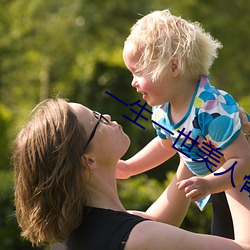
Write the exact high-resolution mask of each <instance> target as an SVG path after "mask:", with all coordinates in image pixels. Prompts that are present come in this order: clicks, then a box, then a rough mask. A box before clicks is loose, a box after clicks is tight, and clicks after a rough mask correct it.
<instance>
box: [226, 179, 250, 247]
mask: <svg viewBox="0 0 250 250" xmlns="http://www.w3.org/2000/svg"><path fill="white" fill-rule="evenodd" d="M243 185H244V183H242V185H240V186H238V187H236V188H232V189H229V190H227V191H226V195H227V199H228V204H229V207H230V210H231V214H232V218H233V224H234V234H235V240H239V241H242V242H244V243H247V244H250V233H249V225H250V197H249V193H248V192H247V191H246V190H242V192H240V190H241V188H242V186H243Z"/></svg>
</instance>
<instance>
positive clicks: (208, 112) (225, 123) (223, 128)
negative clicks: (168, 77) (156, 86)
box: [152, 75, 241, 176]
mask: <svg viewBox="0 0 250 250" xmlns="http://www.w3.org/2000/svg"><path fill="white" fill-rule="evenodd" d="M169 108H170V104H169V103H165V104H163V105H160V106H154V107H153V115H152V120H153V126H154V128H155V129H156V131H157V135H158V136H159V137H160V138H162V139H167V138H170V139H171V140H172V141H173V147H174V148H176V149H177V151H178V152H179V155H180V157H181V158H182V159H183V160H184V162H185V163H186V165H187V167H188V168H189V169H190V170H191V171H192V172H193V173H194V174H196V175H200V176H201V175H206V174H208V173H210V172H211V171H210V170H211V169H212V167H213V166H212V165H209V162H208V161H207V160H209V157H214V158H215V159H216V160H217V161H220V158H221V157H222V156H223V154H222V153H221V152H220V150H222V149H224V148H225V147H227V146H228V145H229V144H231V143H232V142H233V141H234V140H235V139H236V138H237V136H238V135H239V134H240V131H241V122H240V118H239V109H238V105H237V103H236V102H235V100H234V99H233V97H232V96H231V95H230V94H228V93H226V92H225V91H222V90H218V89H216V88H215V87H213V86H212V85H211V83H210V79H209V77H208V76H204V75H203V76H201V77H200V80H199V82H198V84H197V87H196V90H195V93H194V96H193V99H192V102H191V103H190V106H189V109H188V111H187V113H186V115H185V116H184V117H183V118H182V119H181V121H179V122H178V123H176V124H171V121H170V119H169ZM197 143H199V147H198V144H197ZM204 143H206V144H204ZM209 167H211V169H209ZM213 169H214V168H213ZM214 170H216V168H215V169H214Z"/></svg>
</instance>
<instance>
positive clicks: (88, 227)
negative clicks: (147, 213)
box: [66, 207, 146, 250]
mask: <svg viewBox="0 0 250 250" xmlns="http://www.w3.org/2000/svg"><path fill="white" fill-rule="evenodd" d="M145 220H146V219H144V218H142V217H139V216H136V215H132V214H129V213H126V212H119V211H114V210H110V209H102V208H93V207H91V208H90V207H85V210H84V215H83V219H82V223H81V224H80V226H79V227H78V228H76V229H75V230H74V231H73V232H72V233H71V234H70V236H69V238H68V240H67V242H66V249H67V250H83V249H84V250H123V249H124V246H125V244H126V241H127V239H128V237H129V234H130V232H131V230H132V229H133V227H134V226H135V225H137V224H138V223H140V222H142V221H145Z"/></svg>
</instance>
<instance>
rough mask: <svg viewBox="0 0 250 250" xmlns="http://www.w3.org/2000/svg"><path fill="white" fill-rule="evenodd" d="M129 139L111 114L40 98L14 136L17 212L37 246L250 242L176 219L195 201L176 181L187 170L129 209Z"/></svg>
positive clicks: (244, 245)
mask: <svg viewBox="0 0 250 250" xmlns="http://www.w3.org/2000/svg"><path fill="white" fill-rule="evenodd" d="M129 144H130V140H129V138H128V136H127V135H126V134H125V133H124V132H123V130H122V127H121V126H120V125H119V124H117V123H116V122H114V121H111V118H110V116H108V115H101V114H99V113H98V112H93V111H92V110H90V109H88V108H86V107H84V106H82V105H80V104H76V103H67V102H66V101H65V100H63V99H49V100H46V101H44V102H42V103H41V104H40V105H39V106H38V107H37V108H36V109H35V111H34V114H33V116H32V118H31V120H30V121H29V122H28V123H27V125H26V126H25V127H24V128H23V129H22V130H21V132H20V133H19V134H18V136H17V138H16V140H15V143H14V153H13V160H14V168H15V203H16V215H17V219H18V222H19V225H20V227H21V228H22V235H23V237H25V238H27V239H28V240H29V241H31V243H32V244H33V245H43V244H46V243H54V242H65V245H66V249H91V250H98V249H100V250H103V249H108V250H112V249H125V250H130V249H136V250H139V249H154V250H157V249H159V250H161V249H171V250H173V249H211V248H213V249H232V250H233V249H250V243H249V239H245V238H242V239H241V241H233V240H229V239H224V238H220V237H217V236H209V235H201V234H195V233H191V232H188V231H185V230H182V229H179V228H177V227H174V226H172V225H175V226H178V225H179V224H180V223H181V221H182V219H183V216H184V214H185V212H186V210H187V207H188V204H189V201H188V200H187V199H185V194H184V192H182V191H180V190H178V189H177V187H176V183H177V182H178V180H179V179H183V178H185V177H186V178H188V177H189V176H190V173H189V172H187V171H180V172H178V171H177V174H176V176H175V178H173V180H172V182H171V184H170V185H169V186H168V188H167V189H166V190H165V191H164V193H163V194H162V195H161V196H160V198H159V199H158V200H157V201H156V202H155V203H154V204H153V205H152V206H151V207H150V208H149V209H148V210H147V212H146V213H140V212H138V213H137V215H134V214H130V213H128V212H127V211H126V209H125V208H124V207H123V205H122V203H121V201H120V200H119V197H118V193H117V186H116V178H115V176H116V165H117V162H118V160H119V159H120V158H121V157H122V156H123V155H124V153H125V152H126V151H127V149H128V147H129ZM182 168H183V164H182V163H180V166H179V169H182ZM179 173H181V175H182V176H180V174H179ZM184 175H185V176H184ZM135 213H136V212H135ZM249 213H250V212H249ZM138 215H140V216H138ZM141 216H143V217H144V218H143V217H141ZM249 217H250V216H249ZM157 221H161V222H157ZM162 222H165V223H169V224H172V225H169V224H164V223H162ZM246 223H248V220H247V218H246ZM180 239H183V240H180Z"/></svg>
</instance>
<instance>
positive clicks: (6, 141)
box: [0, 0, 250, 250]
mask: <svg viewBox="0 0 250 250" xmlns="http://www.w3.org/2000/svg"><path fill="white" fill-rule="evenodd" d="M166 8H169V9H170V10H171V11H172V13H173V14H175V15H181V16H182V17H183V18H185V19H190V20H192V21H199V22H200V23H202V25H203V27H204V28H205V29H206V31H209V32H210V33H211V34H212V35H213V36H214V37H215V38H217V39H218V40H219V41H221V42H222V44H223V45H224V47H223V49H222V50H221V51H220V53H219V58H218V59H217V60H216V61H215V63H214V65H213V67H212V69H211V79H212V83H213V84H214V85H215V86H216V87H217V88H220V89H223V90H225V91H227V92H229V93H230V94H231V95H233V96H234V98H235V99H236V100H237V102H238V103H239V104H240V105H241V106H242V107H243V108H244V109H245V110H246V111H248V112H250V88H249V79H250V68H249V65H250V46H249V44H250V31H249V25H250V15H249V13H250V4H249V0H240V1H235V0H220V1H217V0H210V1H202V0H185V1H173V0H154V1H152V0H136V1H132V0H128V1H118V0H60V1H59V0H53V1H51V0H0V249H4V250H5V249H7V250H22V249H25V250H26V249H33V248H32V247H31V245H30V244H29V243H28V242H26V241H24V240H22V239H21V238H20V231H19V228H18V226H17V222H16V219H15V216H14V210H15V209H14V205H13V167H12V164H11V150H12V141H13V139H14V138H15V135H16V134H17V132H18V131H19V130H20V128H21V126H22V124H24V121H25V119H26V117H27V115H28V114H29V112H30V111H31V109H32V108H33V107H34V106H35V105H36V104H37V103H38V102H39V101H41V100H43V99H45V98H47V97H53V96H60V97H64V98H68V99H69V100H71V101H74V102H80V103H82V104H84V105H86V106H89V107H90V108H92V109H93V110H98V111H100V112H103V113H109V114H110V115H111V116H112V119H113V120H116V121H117V122H119V123H120V124H122V126H123V128H124V130H125V132H126V133H127V134H128V135H129V136H130V138H131V148H130V150H129V151H128V153H127V154H126V155H125V157H124V159H126V158H128V157H130V156H131V155H133V154H134V153H136V152H137V151H138V150H139V149H141V148H142V147H143V146H144V145H146V144H147V143H148V142H149V141H150V140H151V139H152V138H153V137H154V136H155V132H154V130H153V128H152V125H151V123H150V121H144V120H143V119H142V118H139V120H138V121H137V122H138V123H140V124H141V125H143V126H144V127H145V130H143V129H142V128H140V127H139V126H137V125H136V124H134V123H132V122H130V121H129V120H127V119H126V118H124V117H123V114H125V115H127V116H128V117H130V118H131V119H135V115H134V113H132V112H131V111H130V110H129V108H128V107H126V106H125V105H123V104H122V103H120V102H118V101H117V100H115V99H114V98H112V97H110V96H109V95H107V94H106V93H105V92H106V91H108V92H109V93H111V94H113V95H115V96H116V97H118V98H119V99H121V100H123V101H124V102H126V103H128V104H131V103H133V102H136V101H137V100H141V99H140V95H138V94H137V93H136V91H134V89H132V87H131V86H130V82H131V79H132V76H131V74H130V73H129V72H128V70H127V69H126V68H125V66H124V63H123V61H122V56H121V53H122V48H123V43H124V40H125V39H126V37H127V36H128V34H129V30H130V28H131V26H132V25H133V24H134V23H135V21H136V20H137V19H139V18H140V16H141V15H146V14H148V13H149V12H151V11H153V10H157V9H161V10H162V9H166ZM141 101H142V100H141ZM142 103H144V102H143V101H142ZM134 109H136V107H134ZM139 110H140V109H139ZM139 110H138V111H139ZM143 114H144V115H145V116H146V117H147V118H148V119H150V115H149V114H147V112H143ZM177 166H178V157H177V156H176V157H174V158H173V159H171V160H170V161H168V162H167V163H165V164H163V165H162V166H160V167H158V168H156V169H154V170H151V171H149V172H147V173H145V174H142V175H139V176H136V177H133V178H130V179H129V180H123V181H119V182H118V185H119V190H120V196H121V199H122V201H123V203H124V205H125V207H126V208H128V209H142V210H143V209H146V208H147V207H148V206H149V205H150V204H151V203H152V202H153V201H154V200H155V199H156V198H157V196H158V195H159V194H160V193H161V192H162V190H163V189H164V188H165V187H166V185H167V184H168V183H169V181H170V180H171V178H172V176H173V174H174V171H175V170H176V167H177ZM210 223H211V207H209V208H208V209H207V210H206V211H205V212H200V211H199V209H198V208H197V207H196V206H195V205H194V204H191V207H190V210H189V212H188V214H187V217H186V219H185V221H184V223H183V225H182V228H185V229H188V230H191V231H194V232H201V233H209V232H210ZM41 249H43V248H41ZM44 249H48V247H47V248H46V247H45V248H44Z"/></svg>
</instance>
